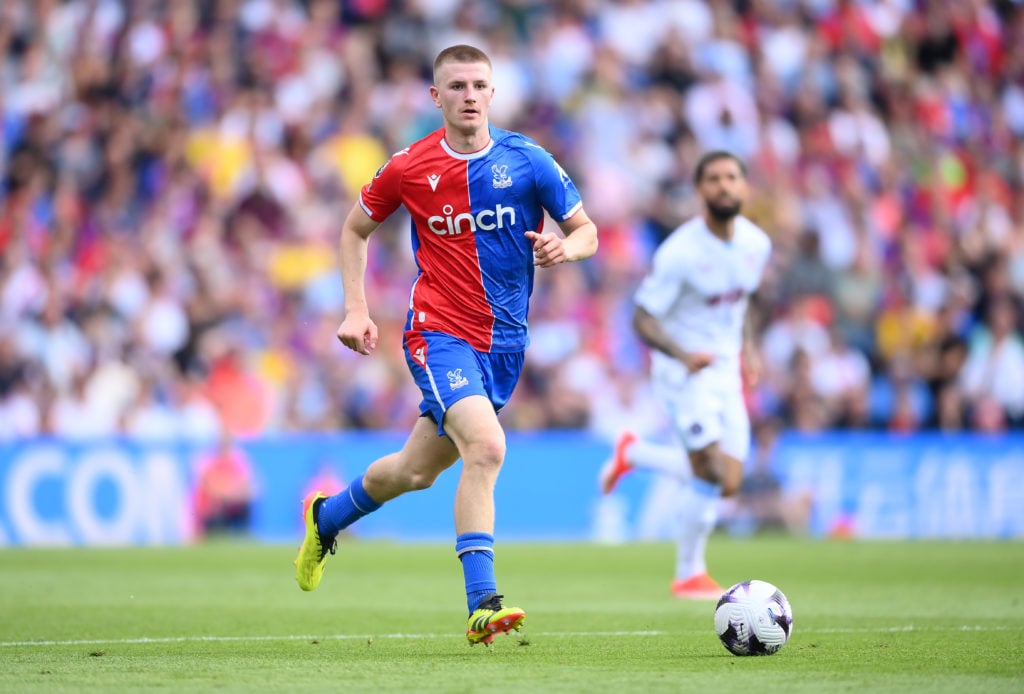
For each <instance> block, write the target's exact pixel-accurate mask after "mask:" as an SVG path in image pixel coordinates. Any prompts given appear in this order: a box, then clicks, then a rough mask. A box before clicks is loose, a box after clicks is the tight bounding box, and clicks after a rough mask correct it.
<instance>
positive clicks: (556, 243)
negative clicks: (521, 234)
mask: <svg viewBox="0 0 1024 694" xmlns="http://www.w3.org/2000/svg"><path fill="white" fill-rule="evenodd" d="M526 238H528V239H530V240H531V241H532V242H533V264H534V265H536V266H537V267H551V266H552V265H558V264H559V263H564V262H565V261H566V254H565V244H564V243H563V242H564V240H565V239H563V238H562V237H561V236H559V235H558V234H551V233H548V234H538V233H537V232H536V231H527V232H526Z"/></svg>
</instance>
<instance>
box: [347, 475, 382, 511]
mask: <svg viewBox="0 0 1024 694" xmlns="http://www.w3.org/2000/svg"><path fill="white" fill-rule="evenodd" d="M348 495H349V497H350V498H351V499H352V503H353V504H355V507H356V508H357V509H359V511H361V512H362V513H363V515H366V514H367V513H372V512H373V511H376V510H377V509H379V508H380V504H378V503H377V502H376V501H374V500H373V498H371V497H370V495H369V494H367V493H366V490H365V489H363V476H362V475H359V477H356V478H355V479H354V480H352V484H350V485H349V487H348Z"/></svg>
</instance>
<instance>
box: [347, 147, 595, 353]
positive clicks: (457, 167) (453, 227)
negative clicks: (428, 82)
mask: <svg viewBox="0 0 1024 694" xmlns="http://www.w3.org/2000/svg"><path fill="white" fill-rule="evenodd" d="M490 134H491V142H490V144H488V145H487V146H486V147H484V148H483V149H482V150H480V151H478V152H473V153H471V154H462V153H459V152H456V151H454V150H452V149H451V147H449V146H448V144H447V143H446V142H445V140H444V129H443V128H442V129H440V130H437V131H435V132H433V133H431V134H430V135H428V136H427V137H425V138H423V139H422V140H419V141H418V142H415V143H414V144H412V145H410V146H409V147H407V148H406V149H403V150H402V151H400V152H398V153H396V154H394V155H392V156H391V158H390V159H389V160H388V161H387V163H385V164H384V166H382V167H381V168H380V170H378V171H377V174H376V175H375V176H374V178H373V180H372V181H370V182H369V183H368V184H366V185H365V186H363V189H362V192H361V194H360V196H359V204H360V205H361V206H362V208H363V210H364V211H365V212H366V214H368V215H369V216H370V217H371V218H372V219H373V220H374V221H377V222H381V221H383V220H384V219H385V218H387V217H388V215H390V214H391V213H392V212H394V211H395V210H396V209H398V206H399V205H403V204H404V205H405V207H406V209H407V210H408V211H409V214H410V215H411V216H412V245H413V252H414V253H415V257H416V266H417V268H418V269H419V274H418V276H417V278H416V281H415V283H414V284H413V286H412V291H411V293H410V297H409V321H408V323H407V325H406V329H407V330H419V331H436V332H442V333H447V334H449V335H452V336H455V337H458V338H460V339H463V340H465V341H466V342H468V343H469V344H470V345H472V346H473V348H474V349H477V350H479V351H482V352H518V351H521V350H523V349H525V348H526V346H527V345H528V344H529V334H528V331H527V314H528V313H529V298H530V294H531V293H532V292H533V272H534V266H533V243H532V242H531V241H530V239H528V238H527V237H526V236H525V234H524V232H526V231H530V230H532V231H537V232H540V231H541V227H542V226H543V224H544V210H547V212H548V214H550V215H551V217H552V218H553V219H556V220H559V221H564V220H566V219H568V218H569V217H571V216H572V215H574V214H575V213H576V212H577V211H578V210H579V209H580V207H581V206H582V203H581V202H580V195H579V192H578V191H577V190H576V186H575V185H574V184H573V182H572V180H570V178H569V176H568V175H567V174H566V173H565V171H564V170H563V169H562V167H560V166H559V165H558V164H557V163H556V162H555V160H554V157H552V156H551V154H550V153H549V152H547V151H546V150H545V149H543V148H542V147H540V146H539V145H538V144H537V143H535V142H534V141H533V140H531V139H530V138H528V137H525V136H524V135H520V134H519V133H514V132H510V131H508V130H501V129H500V128H495V127H491V128H490Z"/></svg>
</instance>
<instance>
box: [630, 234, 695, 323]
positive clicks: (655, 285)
mask: <svg viewBox="0 0 1024 694" xmlns="http://www.w3.org/2000/svg"><path fill="white" fill-rule="evenodd" d="M675 250H676V249H675V248H674V246H673V245H671V244H662V246H661V247H660V248H659V249H658V250H657V251H655V253H654V258H653V259H652V261H651V269H650V271H648V273H647V275H645V276H644V278H643V280H642V281H641V282H640V286H639V287H637V290H636V293H635V294H634V295H633V301H634V302H635V303H636V305H637V306H639V307H640V308H642V309H644V310H645V311H647V312H648V313H650V314H651V315H652V316H654V317H656V318H664V317H665V315H667V314H668V312H669V310H670V309H671V308H672V305H673V304H675V302H676V299H678V298H679V294H680V292H681V291H682V287H683V285H684V284H685V283H686V270H685V267H686V263H685V260H686V259H685V258H684V257H682V256H681V255H680V254H679V253H676V252H675Z"/></svg>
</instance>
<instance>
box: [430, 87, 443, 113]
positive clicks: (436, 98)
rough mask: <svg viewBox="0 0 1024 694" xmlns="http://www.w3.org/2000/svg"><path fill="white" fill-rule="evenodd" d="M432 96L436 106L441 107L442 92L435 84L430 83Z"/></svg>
mask: <svg viewBox="0 0 1024 694" xmlns="http://www.w3.org/2000/svg"><path fill="white" fill-rule="evenodd" d="M430 98H431V99H432V100H433V102H434V106H437V107H438V108H441V92H439V91H438V90H437V87H435V86H434V85H430Z"/></svg>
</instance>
